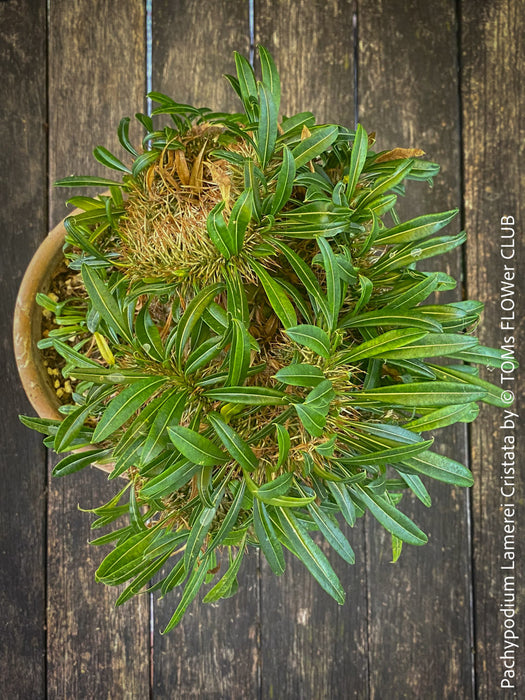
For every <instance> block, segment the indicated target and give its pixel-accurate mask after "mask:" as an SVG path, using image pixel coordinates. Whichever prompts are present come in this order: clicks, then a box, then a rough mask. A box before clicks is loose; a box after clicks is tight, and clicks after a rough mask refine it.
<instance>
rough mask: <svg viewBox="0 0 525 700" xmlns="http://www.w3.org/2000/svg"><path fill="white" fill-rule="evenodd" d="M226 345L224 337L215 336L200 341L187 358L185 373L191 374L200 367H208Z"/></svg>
mask: <svg viewBox="0 0 525 700" xmlns="http://www.w3.org/2000/svg"><path fill="white" fill-rule="evenodd" d="M223 346H224V341H223V338H220V337H219V338H217V336H213V337H212V338H208V340H205V341H204V342H202V343H200V344H199V345H198V346H197V347H196V348H195V350H192V352H190V354H189V355H188V359H187V360H186V366H185V369H184V374H185V375H186V376H189V375H191V374H193V373H194V372H197V371H198V370H199V369H202V368H203V367H206V366H207V365H208V364H209V363H210V362H211V360H213V359H214V358H215V357H217V355H218V354H219V353H220V351H221V349H222V347H223Z"/></svg>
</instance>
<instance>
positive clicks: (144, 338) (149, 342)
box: [135, 304, 164, 362]
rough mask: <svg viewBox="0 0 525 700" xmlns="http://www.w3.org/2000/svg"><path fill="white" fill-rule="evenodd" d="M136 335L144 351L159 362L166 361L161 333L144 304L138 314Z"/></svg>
mask: <svg viewBox="0 0 525 700" xmlns="http://www.w3.org/2000/svg"><path fill="white" fill-rule="evenodd" d="M135 334H136V336H137V339H138V341H139V343H140V345H141V348H142V350H144V352H145V353H146V354H147V355H149V356H150V357H151V358H152V359H154V360H157V361H158V362H162V361H163V360H164V345H163V343H162V339H161V337H160V331H159V329H158V328H157V326H156V325H155V324H154V323H153V321H152V319H151V316H150V313H149V311H148V305H147V304H144V306H143V307H142V309H141V310H140V311H139V313H138V314H137V318H136V319H135Z"/></svg>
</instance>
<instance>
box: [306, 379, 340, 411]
mask: <svg viewBox="0 0 525 700" xmlns="http://www.w3.org/2000/svg"><path fill="white" fill-rule="evenodd" d="M334 398H335V392H334V390H333V388H332V382H331V381H330V380H329V379H323V381H322V382H320V383H319V384H318V385H317V386H316V387H314V388H313V389H312V390H311V391H310V393H309V394H308V396H307V397H306V400H305V402H304V404H303V405H307V404H308V405H311V406H312V407H313V406H315V408H319V410H320V411H322V412H323V414H324V415H326V414H327V413H328V407H329V405H330V402H331V401H332V400H333V399H334Z"/></svg>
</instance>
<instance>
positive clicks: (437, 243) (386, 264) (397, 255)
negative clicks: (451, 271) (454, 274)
mask: <svg viewBox="0 0 525 700" xmlns="http://www.w3.org/2000/svg"><path fill="white" fill-rule="evenodd" d="M466 238H467V236H466V234H465V232H464V231H463V232H462V233H459V234H458V235H457V236H441V237H438V236H436V237H435V238H430V239H429V240H426V241H422V242H421V243H415V244H414V243H409V244H407V245H405V246H403V247H402V248H399V249H398V250H396V251H394V252H391V253H389V254H388V255H386V256H383V257H382V258H381V260H380V261H379V262H378V263H376V264H375V265H374V266H373V267H372V268H370V276H371V277H374V276H376V275H383V274H384V273H385V272H390V271H392V270H397V269H399V268H400V267H405V266H406V265H412V264H413V263H415V262H418V261H419V260H427V259H428V258H432V257H434V256H436V255H443V254H444V253H448V252H449V251H451V250H454V248H457V247H458V246H460V245H463V243H464V242H465V241H466Z"/></svg>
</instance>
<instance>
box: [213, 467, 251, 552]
mask: <svg viewBox="0 0 525 700" xmlns="http://www.w3.org/2000/svg"><path fill="white" fill-rule="evenodd" d="M237 483H239V487H238V489H237V492H236V493H235V497H234V499H233V501H232V504H231V505H230V507H229V509H228V512H227V513H226V515H225V516H224V519H223V521H222V523H221V526H220V527H219V529H218V530H217V532H216V533H215V534H214V535H213V537H212V539H211V542H210V544H209V545H208V551H211V550H212V549H214V548H215V547H218V546H219V545H220V544H221V543H222V542H223V541H224V540H225V539H226V537H228V535H229V534H230V532H231V530H232V528H233V526H234V525H235V523H236V522H237V518H238V517H239V511H240V510H241V507H242V505H243V500H244V492H245V491H246V482H244V481H242V482H237Z"/></svg>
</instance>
